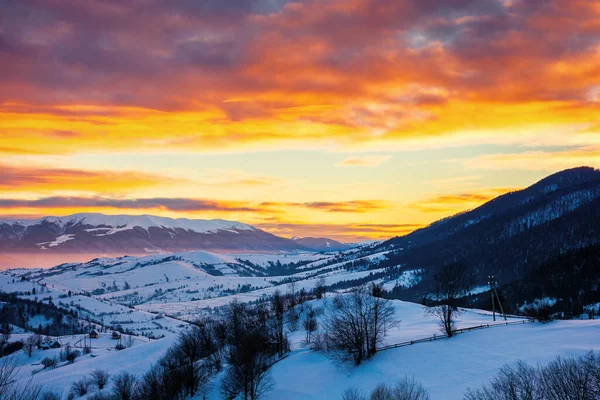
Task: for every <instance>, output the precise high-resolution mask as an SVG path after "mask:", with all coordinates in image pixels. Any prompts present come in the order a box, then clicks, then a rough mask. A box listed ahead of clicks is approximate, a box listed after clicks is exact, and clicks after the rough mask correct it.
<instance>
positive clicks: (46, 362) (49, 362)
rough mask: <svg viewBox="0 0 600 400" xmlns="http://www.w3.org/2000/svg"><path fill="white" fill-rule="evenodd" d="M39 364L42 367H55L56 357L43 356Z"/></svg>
mask: <svg viewBox="0 0 600 400" xmlns="http://www.w3.org/2000/svg"><path fill="white" fill-rule="evenodd" d="M40 364H42V365H43V366H44V368H54V367H56V358H50V357H45V358H44V359H43V360H42V361H40Z"/></svg>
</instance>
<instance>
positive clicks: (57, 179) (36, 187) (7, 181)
mask: <svg viewBox="0 0 600 400" xmlns="http://www.w3.org/2000/svg"><path fill="white" fill-rule="evenodd" d="M0 170H1V171H2V173H1V174H0V189H2V190H3V191H53V190H76V191H91V192H105V191H109V192H115V191H116V192H123V191H129V190H133V189H139V188H146V187H152V186H158V185H165V184H166V185H168V184H174V183H177V182H181V181H180V180H177V179H173V178H169V177H165V176H161V175H153V174H148V173H142V172H135V171H110V170H106V171H89V170H76V169H67V168H45V167H39V168H36V167H16V166H11V165H0Z"/></svg>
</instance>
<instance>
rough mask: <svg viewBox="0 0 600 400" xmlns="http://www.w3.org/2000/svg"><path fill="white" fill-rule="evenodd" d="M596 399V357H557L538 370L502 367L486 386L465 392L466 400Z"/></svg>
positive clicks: (599, 383) (599, 393) (599, 389)
mask: <svg viewBox="0 0 600 400" xmlns="http://www.w3.org/2000/svg"><path fill="white" fill-rule="evenodd" d="M599 398H600V354H598V353H594V352H590V353H588V354H586V355H584V356H581V357H576V358H562V357H557V358H556V359H555V360H554V361H552V362H551V363H550V364H548V365H546V366H542V367H538V368H534V367H531V366H529V365H527V364H525V363H523V362H518V363H516V364H514V365H505V366H504V367H502V369H501V370H500V372H499V373H498V374H497V375H496V376H494V377H493V378H492V380H491V382H490V384H489V385H484V386H482V387H481V388H478V389H469V390H467V392H466V393H465V399H466V400H506V399H508V400H513V399H514V400H565V399H577V400H597V399H599Z"/></svg>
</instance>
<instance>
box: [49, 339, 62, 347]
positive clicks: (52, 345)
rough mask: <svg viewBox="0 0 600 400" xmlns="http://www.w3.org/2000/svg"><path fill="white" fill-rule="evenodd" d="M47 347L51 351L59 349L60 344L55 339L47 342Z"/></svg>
mask: <svg viewBox="0 0 600 400" xmlns="http://www.w3.org/2000/svg"><path fill="white" fill-rule="evenodd" d="M48 346H50V348H51V349H60V348H61V345H60V342H59V341H58V340H56V339H54V340H51V341H50V342H48Z"/></svg>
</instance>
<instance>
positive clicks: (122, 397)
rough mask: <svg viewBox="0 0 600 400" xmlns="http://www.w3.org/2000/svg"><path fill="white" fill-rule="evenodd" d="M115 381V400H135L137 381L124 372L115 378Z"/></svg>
mask: <svg viewBox="0 0 600 400" xmlns="http://www.w3.org/2000/svg"><path fill="white" fill-rule="evenodd" d="M113 381H114V389H113V393H114V398H115V399H116V400H133V399H134V395H135V389H136V386H137V379H136V378H135V376H133V375H131V374H130V373H129V372H124V373H122V374H120V375H117V376H115V377H114V378H113Z"/></svg>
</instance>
